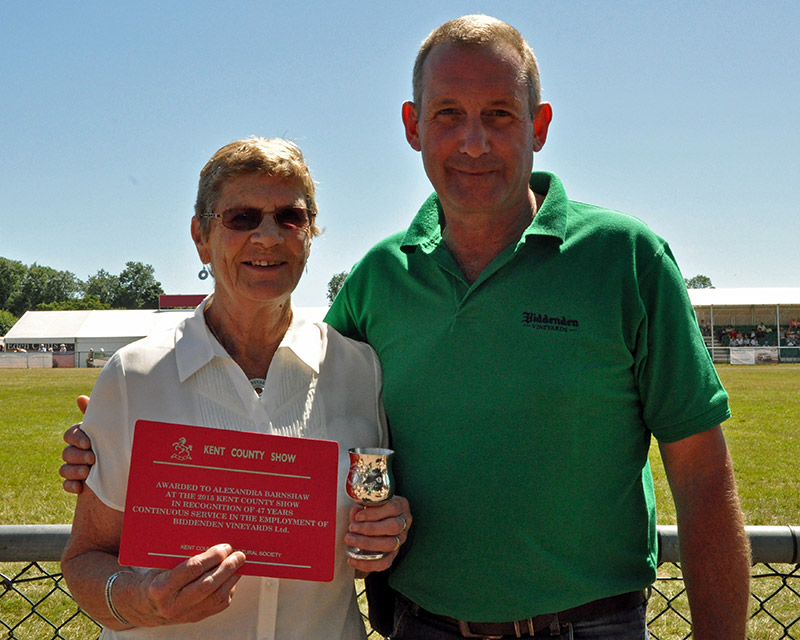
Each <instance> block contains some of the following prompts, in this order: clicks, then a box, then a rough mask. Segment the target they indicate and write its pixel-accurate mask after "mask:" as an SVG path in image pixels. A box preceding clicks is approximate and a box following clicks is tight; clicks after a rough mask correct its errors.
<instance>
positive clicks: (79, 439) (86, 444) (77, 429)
mask: <svg viewBox="0 0 800 640" xmlns="http://www.w3.org/2000/svg"><path fill="white" fill-rule="evenodd" d="M64 442H66V443H67V444H69V445H72V446H73V447H78V448H79V449H91V448H92V441H91V440H90V439H89V436H87V435H86V434H85V433H84V432H83V429H81V425H80V423H78V424H73V425H72V426H71V427H70V428H69V429H67V430H66V431H65V432H64Z"/></svg>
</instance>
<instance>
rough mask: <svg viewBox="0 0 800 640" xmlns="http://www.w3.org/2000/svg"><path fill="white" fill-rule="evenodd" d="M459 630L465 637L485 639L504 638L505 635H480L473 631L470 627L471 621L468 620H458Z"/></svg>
mask: <svg viewBox="0 0 800 640" xmlns="http://www.w3.org/2000/svg"><path fill="white" fill-rule="evenodd" d="M458 631H459V633H460V634H461V636H462V637H464V638H483V640H503V636H479V635H476V634H474V633H472V629H470V628H469V622H467V621H466V620H459V621H458Z"/></svg>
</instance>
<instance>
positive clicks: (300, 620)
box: [61, 138, 411, 639]
mask: <svg viewBox="0 0 800 640" xmlns="http://www.w3.org/2000/svg"><path fill="white" fill-rule="evenodd" d="M316 211H317V209H316V204H315V201H314V184H313V181H312V179H311V176H310V175H309V172H308V168H307V167H306V165H305V162H304V160H303V157H302V154H301V152H300V150H299V149H298V148H297V147H296V146H295V145H294V144H292V143H290V142H286V141H285V140H280V139H271V140H267V139H264V138H250V139H247V140H239V141H236V142H232V143H231V144H229V145H226V146H225V147H223V148H221V149H220V150H219V151H217V153H215V154H214V156H213V157H212V158H211V160H209V162H208V163H207V164H206V166H205V167H204V168H203V170H202V172H201V174H200V183H199V187H198V195H197V202H196V204H195V216H194V217H193V218H192V225H191V233H192V239H193V240H194V242H195V245H196V246H197V251H198V254H199V255H200V259H201V260H202V262H203V263H204V264H209V265H210V268H211V270H212V273H213V274H214V276H215V287H214V293H213V294H212V296H210V297H209V298H207V299H206V300H205V301H204V302H203V303H202V304H201V305H200V306H199V307H198V308H197V310H196V312H195V314H194V315H193V316H192V317H191V318H189V319H187V320H185V321H184V322H182V323H181V324H179V325H178V327H177V328H176V329H174V330H171V331H169V332H168V333H166V334H163V335H156V336H150V337H148V338H145V339H143V340H140V341H138V342H136V343H133V344H131V345H129V346H127V347H125V348H124V349H121V350H120V351H119V352H117V353H116V354H115V355H114V357H113V358H111V360H110V361H109V362H108V364H107V365H106V367H105V368H104V370H103V372H102V373H101V374H100V377H99V378H98V380H97V384H96V385H95V388H94V390H93V392H92V401H91V403H90V405H89V407H88V409H87V412H86V418H85V421H84V426H83V428H84V429H85V431H86V432H87V433H88V434H89V436H90V437H91V439H92V446H93V448H94V451H95V453H96V456H97V458H96V460H97V461H96V464H95V465H94V466H93V467H92V471H91V474H90V475H89V478H88V480H87V481H86V487H85V489H84V490H83V491H82V492H81V493H80V495H79V497H78V502H77V505H76V509H75V517H74V522H73V527H72V535H71V537H70V540H69V543H68V545H67V547H66V549H65V551H64V556H63V558H62V565H61V566H62V571H63V573H64V577H65V579H66V580H67V583H68V585H69V587H70V590H71V592H72V594H73V596H74V597H75V599H76V600H77V602H78V603H79V604H80V606H81V607H82V608H83V609H84V610H85V611H87V612H88V613H89V614H90V615H91V616H92V617H94V618H95V620H97V621H98V622H100V623H101V624H102V625H103V626H104V631H103V635H102V636H101V637H102V638H141V637H146V638H167V637H168V638H198V637H202V638H222V637H226V638H227V637H232V638H237V639H239V638H279V639H283V638H304V639H305V638H312V637H325V638H363V637H364V626H363V623H362V621H361V617H360V614H359V612H358V608H357V604H356V601H355V595H354V588H353V577H354V570H356V569H358V570H360V571H367V572H368V571H371V570H382V569H385V568H387V567H388V565H389V564H390V563H391V560H392V559H393V558H394V556H395V555H396V551H397V548H399V546H400V544H402V542H404V541H405V537H406V530H407V526H408V525H409V524H410V523H411V517H410V514H409V513H408V503H407V502H406V501H405V499H403V498H399V497H396V498H394V499H393V500H392V501H391V502H389V503H387V504H385V505H383V506H380V507H375V508H371V509H365V510H360V511H359V510H351V506H350V505H351V504H352V503H351V502H350V501H349V500H348V499H347V497H346V494H345V493H344V488H343V484H344V477H345V474H346V470H347V468H348V466H349V462H348V455H347V449H348V448H349V447H353V446H365V447H374V446H385V442H386V421H385V416H384V413H383V407H382V405H381V402H380V383H381V379H382V378H381V371H380V366H379V364H378V361H377V358H376V356H375V354H374V352H373V351H372V350H371V349H370V348H369V347H367V346H366V345H363V344H359V343H356V342H353V341H350V340H347V339H345V338H343V337H342V336H340V335H339V334H338V333H336V332H335V331H334V330H333V329H330V328H328V327H327V325H325V324H323V323H321V322H311V321H308V320H304V319H302V318H298V317H296V316H295V315H294V314H293V312H292V306H291V294H292V291H293V290H294V289H295V287H296V286H297V283H298V281H299V280H300V276H301V274H302V273H303V269H304V267H305V264H306V260H307V258H308V255H309V249H310V247H311V241H312V238H313V237H314V236H316V235H317V234H318V233H319V229H318V228H317V226H316V225H315V222H314V220H315V216H316ZM139 419H147V420H154V421H160V422H173V423H179V424H191V425H198V426H214V427H218V428H225V429H231V430H239V431H260V432H264V433H272V434H278V435H288V436H295V437H313V438H321V439H327V440H337V441H338V442H339V476H340V482H339V485H340V486H339V489H338V490H339V496H338V507H337V509H338V513H337V551H336V560H335V576H334V579H333V581H332V582H330V583H320V582H307V581H299V580H277V579H269V578H257V577H251V576H245V577H241V576H239V575H238V574H237V570H238V569H239V568H240V567H241V566H242V565H243V564H244V562H245V556H244V554H243V553H242V552H241V551H236V550H234V549H232V548H231V547H230V545H227V544H219V545H216V546H213V547H211V548H209V549H208V550H206V551H204V552H203V553H200V554H198V555H196V556H194V557H192V558H190V559H189V560H187V561H185V562H183V563H181V564H179V565H178V566H176V567H175V568H174V569H171V570H168V571H161V570H145V569H137V568H133V569H127V568H125V567H122V566H121V565H120V564H119V561H118V555H117V554H118V550H119V541H120V536H121V531H122V511H123V509H124V504H125V493H126V487H127V477H128V468H129V465H130V452H131V444H132V437H133V426H134V424H135V422H136V421H137V420H139ZM348 512H350V513H351V515H350V523H349V525H348ZM355 514H357V515H355ZM348 526H349V533H347V535H345V531H347V529H348ZM220 542H222V541H220ZM345 544H352V545H354V546H363V547H365V548H367V549H374V550H377V551H386V552H389V554H388V556H387V557H386V558H384V559H381V560H374V561H355V560H350V559H347V558H346V554H345Z"/></svg>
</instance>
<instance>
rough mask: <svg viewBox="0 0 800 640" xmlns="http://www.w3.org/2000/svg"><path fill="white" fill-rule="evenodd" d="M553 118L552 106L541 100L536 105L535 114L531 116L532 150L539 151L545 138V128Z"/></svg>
mask: <svg viewBox="0 0 800 640" xmlns="http://www.w3.org/2000/svg"><path fill="white" fill-rule="evenodd" d="M552 119H553V108H552V107H551V106H550V103H549V102H542V103H541V104H540V105H539V106H538V107H536V114H535V115H534V116H533V150H534V151H541V150H542V147H543V146H544V143H545V141H546V140H547V129H548V128H549V127H550V121H551V120H552Z"/></svg>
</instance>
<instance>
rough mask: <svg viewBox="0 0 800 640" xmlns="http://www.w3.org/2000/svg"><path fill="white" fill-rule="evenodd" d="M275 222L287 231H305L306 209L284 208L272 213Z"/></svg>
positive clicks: (307, 220)
mask: <svg viewBox="0 0 800 640" xmlns="http://www.w3.org/2000/svg"><path fill="white" fill-rule="evenodd" d="M273 215H274V216H275V222H276V223H278V225H279V226H281V227H285V228H287V229H305V228H306V227H307V226H308V223H309V219H310V218H309V213H308V209H305V208H303V207H284V208H283V209H276V210H275V211H274V212H273Z"/></svg>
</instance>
